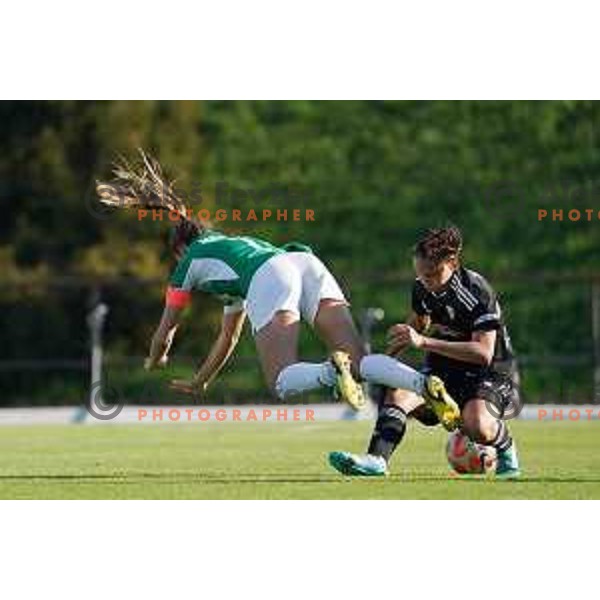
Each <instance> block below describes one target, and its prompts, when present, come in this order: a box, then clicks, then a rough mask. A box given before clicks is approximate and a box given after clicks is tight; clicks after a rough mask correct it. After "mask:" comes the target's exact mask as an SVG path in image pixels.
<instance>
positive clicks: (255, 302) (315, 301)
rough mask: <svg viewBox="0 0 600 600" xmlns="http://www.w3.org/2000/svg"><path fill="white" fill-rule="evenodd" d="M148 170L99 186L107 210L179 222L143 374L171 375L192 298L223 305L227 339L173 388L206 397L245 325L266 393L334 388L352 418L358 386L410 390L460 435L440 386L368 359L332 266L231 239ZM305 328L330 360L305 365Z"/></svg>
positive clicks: (304, 251)
mask: <svg viewBox="0 0 600 600" xmlns="http://www.w3.org/2000/svg"><path fill="white" fill-rule="evenodd" d="M140 155H141V164H140V165H139V166H132V165H131V163H129V162H128V161H127V160H125V159H122V160H120V161H119V162H117V164H116V165H115V168H114V170H113V174H114V175H115V178H114V179H113V180H112V181H110V182H101V181H99V182H97V185H96V189H97V192H98V195H99V197H100V200H101V202H103V203H105V204H108V205H111V206H118V207H121V208H135V207H138V208H139V207H142V208H144V209H149V208H152V209H153V210H156V209H157V208H158V209H166V210H169V212H170V215H169V217H171V214H173V213H174V214H175V215H176V216H177V215H179V217H180V218H179V222H178V224H177V226H176V229H175V235H174V237H173V252H174V253H175V256H176V258H177V259H178V261H179V262H178V265H177V267H176V269H175V271H174V272H173V274H172V276H171V278H170V281H169V285H168V288H167V293H166V303H165V307H164V310H163V314H162V318H161V320H160V323H159V325H158V327H157V328H156V331H155V333H154V336H153V338H152V342H151V344H150V352H149V356H148V358H147V359H146V361H145V367H146V369H148V370H150V369H154V368H157V367H161V366H165V365H166V363H167V357H168V353H169V349H170V346H171V344H172V342H173V337H174V335H175V332H176V330H177V326H178V324H179V322H180V320H181V315H182V311H183V309H184V307H185V306H186V305H187V304H189V302H190V301H191V296H192V292H195V291H200V292H205V293H208V294H212V295H215V296H217V297H219V298H220V299H221V300H222V301H223V304H224V309H223V319H222V325H221V331H220V333H219V336H218V337H217V339H216V340H215V342H214V344H213V347H212V349H211V351H210V352H209V354H208V356H207V357H206V359H205V360H204V362H203V363H202V364H201V366H200V368H199V369H198V371H197V372H196V373H195V375H194V377H193V379H192V380H191V381H175V382H173V385H174V387H175V388H176V389H179V390H181V391H184V392H188V393H194V392H200V393H201V392H203V391H204V390H206V388H207V387H208V385H209V384H210V382H211V381H212V380H213V379H214V378H215V377H216V376H217V374H218V373H219V371H220V370H221V369H222V368H223V365H224V364H225V362H226V361H227V359H228V358H229V356H231V353H232V352H233V350H234V348H235V345H236V343H237V341H238V339H239V336H240V332H241V330H242V326H243V324H244V320H245V318H246V316H247V317H248V320H249V321H250V324H251V326H252V332H253V335H254V339H255V342H256V348H257V351H258V355H259V358H260V362H261V365H262V369H263V372H264V375H265V379H266V381H267V384H268V386H269V388H270V389H271V390H272V391H273V392H274V393H275V394H276V395H277V397H279V398H281V399H285V398H288V397H289V396H291V395H293V394H299V393H302V392H305V391H308V390H312V389H316V388H320V387H330V388H337V391H338V395H339V396H340V397H341V398H342V399H343V400H345V401H346V402H347V403H348V404H349V405H350V406H351V407H352V408H354V409H355V410H359V409H361V408H362V407H363V406H364V404H365V399H364V395H363V392H362V388H361V386H360V384H359V383H358V382H357V379H365V380H368V381H371V382H374V383H380V384H383V385H387V386H389V387H393V388H403V389H409V390H413V391H414V392H415V393H418V394H420V395H422V396H423V397H425V398H426V399H427V401H428V403H429V405H430V406H431V407H432V409H433V410H434V411H435V412H436V414H437V415H438V416H439V418H440V420H441V421H442V422H443V424H444V425H445V426H446V427H448V428H449V429H450V428H454V427H456V425H457V422H458V407H457V406H456V404H455V403H454V401H453V400H452V399H451V398H450V397H449V396H448V394H447V393H446V391H445V388H444V384H443V383H442V381H441V380H440V379H439V378H437V377H435V376H425V375H422V374H421V373H419V372H417V371H415V370H414V369H412V368H410V367H409V366H407V365H404V364H403V363H401V362H400V361H397V360H395V359H394V358H391V357H389V356H385V355H368V356H365V355H364V350H363V344H362V342H361V340H360V338H359V336H358V333H357V331H356V328H355V326H354V322H353V320H352V316H351V314H350V310H349V308H348V302H347V300H346V298H345V297H344V294H343V293H342V291H341V289H340V287H339V285H338V283H337V282H336V280H335V278H334V277H333V275H332V274H331V273H330V272H329V270H328V269H327V267H325V265H324V264H323V263H322V262H321V261H320V260H319V259H318V258H317V257H316V256H315V255H314V254H313V253H312V252H311V251H310V248H308V247H306V246H303V245H299V244H291V245H287V246H283V247H277V246H274V245H272V244H270V243H269V242H266V241H264V240H261V239H257V238H253V237H247V236H228V235H225V234H223V233H219V232H216V231H212V230H210V229H208V228H207V227H205V225H204V224H203V223H201V222H199V221H195V220H193V219H192V218H190V211H189V210H188V207H187V206H186V205H185V203H184V201H183V199H182V198H181V197H180V196H179V195H178V194H177V192H176V191H175V189H174V186H173V183H170V182H169V181H167V180H166V178H165V177H164V176H163V171H162V168H161V166H160V164H159V163H158V161H156V160H154V159H152V158H151V157H149V156H148V155H146V154H145V153H144V151H143V150H140ZM300 320H304V321H305V322H307V323H308V324H309V325H310V326H311V327H312V328H313V329H314V330H315V331H316V332H317V334H318V335H319V336H320V338H321V339H322V340H323V342H324V343H325V344H326V345H327V347H328V349H329V350H330V352H331V355H330V357H329V359H328V360H325V361H323V362H320V363H308V362H301V361H299V360H298V354H297V347H298V333H299V327H300Z"/></svg>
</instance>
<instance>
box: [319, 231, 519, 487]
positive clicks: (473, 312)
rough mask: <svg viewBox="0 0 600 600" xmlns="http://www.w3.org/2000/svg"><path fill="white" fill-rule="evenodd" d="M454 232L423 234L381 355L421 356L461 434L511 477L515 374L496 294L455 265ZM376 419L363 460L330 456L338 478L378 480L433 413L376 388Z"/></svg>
mask: <svg viewBox="0 0 600 600" xmlns="http://www.w3.org/2000/svg"><path fill="white" fill-rule="evenodd" d="M461 251H462V236H461V233H460V231H459V229H458V228H456V227H445V228H440V229H430V230H428V231H427V232H426V233H425V235H424V236H423V237H422V238H421V239H420V240H419V241H418V242H417V244H416V246H415V250H414V268H415V272H416V280H415V283H414V285H413V291H412V314H411V316H410V318H409V319H408V322H407V323H402V324H397V325H394V326H392V327H391V328H390V330H389V332H388V342H389V343H388V348H387V353H388V354H390V355H392V356H397V355H398V354H400V353H402V352H403V351H405V350H407V349H408V348H416V349H417V350H420V351H422V352H424V353H425V358H424V362H423V366H422V372H423V373H424V374H435V375H437V376H438V377H440V378H441V379H442V380H443V381H444V383H445V384H446V388H447V390H448V392H449V393H450V395H451V396H452V397H453V398H454V399H455V401H456V402H457V403H458V405H459V407H460V409H461V417H462V431H463V432H464V433H465V434H466V435H467V436H469V437H470V438H471V439H472V440H474V441H475V442H477V443H479V444H484V445H489V446H493V447H494V448H496V450H497V456H498V460H497V467H496V475H497V476H500V477H507V478H511V477H518V475H519V462H518V458H517V451H516V447H515V444H514V441H513V440H512V437H511V435H510V433H509V431H508V427H507V425H506V421H505V419H506V418H507V417H512V416H516V415H515V413H516V412H517V411H518V410H519V408H520V399H519V392H518V373H517V368H516V362H515V357H514V354H513V351H512V348H511V343H510V338H509V336H508V333H507V330H506V327H505V325H504V323H503V320H502V313H501V310H500V305H499V304H498V300H497V297H496V294H495V293H494V291H493V289H492V288H491V286H490V285H489V283H488V282H487V281H486V280H485V279H484V278H483V277H482V276H481V275H479V274H478V273H476V272H475V271H471V270H469V269H466V268H465V267H463V266H462V264H461ZM379 392H380V394H381V396H382V398H381V400H380V406H379V415H378V418H377V422H376V424H375V430H374V432H373V435H372V437H371V441H370V443H369V447H368V450H367V454H364V455H354V454H350V453H348V452H332V453H331V454H330V455H329V460H330V463H331V465H332V466H333V467H334V468H336V469H337V470H338V471H340V472H342V473H343V474H345V475H385V474H386V473H387V467H388V462H389V460H390V457H391V455H392V453H393V452H394V450H395V449H396V447H397V446H398V444H399V443H400V441H401V440H402V437H403V436H404V432H405V429H406V419H407V416H408V415H412V416H414V417H416V418H417V419H419V420H420V421H421V422H423V423H425V424H427V425H434V424H437V423H438V421H437V419H436V417H435V415H434V414H432V413H431V411H430V410H428V409H427V407H426V405H425V404H424V402H423V399H422V398H420V397H419V396H418V395H417V394H415V393H414V392H410V391H406V390H400V389H395V390H394V389H387V390H386V389H380V390H379Z"/></svg>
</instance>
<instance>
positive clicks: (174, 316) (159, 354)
mask: <svg viewBox="0 0 600 600" xmlns="http://www.w3.org/2000/svg"><path fill="white" fill-rule="evenodd" d="M181 310H182V309H181V308H179V307H176V306H165V308H164V310H163V314H162V317H161V319H160V323H159V324H158V327H157V328H156V331H155V332H154V335H153V336H152V341H151V343H150V353H149V355H148V358H147V359H146V360H145V362H144V368H145V369H146V370H147V371H150V370H152V369H156V368H157V367H164V366H165V365H166V364H167V360H168V357H169V350H170V348H171V344H172V343H173V337H174V336H175V332H176V331H177V327H178V325H179V321H180V319H181Z"/></svg>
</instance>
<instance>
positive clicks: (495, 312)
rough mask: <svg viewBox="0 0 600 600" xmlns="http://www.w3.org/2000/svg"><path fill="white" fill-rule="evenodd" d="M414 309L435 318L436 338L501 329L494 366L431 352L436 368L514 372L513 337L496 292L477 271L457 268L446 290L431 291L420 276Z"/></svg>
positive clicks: (428, 360) (463, 336)
mask: <svg viewBox="0 0 600 600" xmlns="http://www.w3.org/2000/svg"><path fill="white" fill-rule="evenodd" d="M412 308H413V310H414V312H415V313H417V314H418V315H427V316H429V317H430V318H431V324H432V327H433V329H432V331H431V334H430V335H432V337H436V338H439V339H443V340H448V341H455V342H456V341H470V340H471V339H472V334H473V332H475V331H497V335H496V347H495V349H494V358H493V362H492V365H491V367H481V366H478V365H476V364H474V363H468V362H464V361H459V360H454V359H452V358H448V357H445V356H442V355H441V354H436V353H434V352H430V353H428V354H427V357H426V364H427V365H428V366H429V367H431V368H432V369H434V370H435V369H442V370H447V369H455V368H456V369H464V370H468V371H481V370H489V369H491V370H493V371H497V372H499V373H506V374H508V373H511V372H513V371H514V370H515V368H516V366H515V357H514V352H513V349H512V346H511V342H510V337H509V335H508V332H507V329H506V326H505V325H504V322H503V320H502V312H501V309H500V304H499V303H498V298H497V296H496V293H495V292H494V290H493V289H492V287H491V286H490V284H489V283H488V282H487V281H486V280H485V279H484V278H483V277H482V276H481V275H479V273H476V272H475V271H470V270H469V269H464V268H460V269H457V270H456V271H455V272H454V274H453V275H452V277H451V278H450V280H449V281H448V283H447V285H446V286H445V288H444V290H443V291H441V292H437V293H436V292H429V291H427V289H426V288H425V286H424V285H423V284H422V283H421V281H419V280H418V279H417V280H416V281H415V283H414V286H413V291H412Z"/></svg>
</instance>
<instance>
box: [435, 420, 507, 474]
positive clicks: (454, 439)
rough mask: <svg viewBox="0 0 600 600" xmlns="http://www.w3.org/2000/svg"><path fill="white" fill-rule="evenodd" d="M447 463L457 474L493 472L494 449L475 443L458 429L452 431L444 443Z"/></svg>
mask: <svg viewBox="0 0 600 600" xmlns="http://www.w3.org/2000/svg"><path fill="white" fill-rule="evenodd" d="M446 456H447V457H448V463H449V464H450V466H451V467H452V468H453V469H454V470H455V471H456V472H457V473H459V474H461V475H466V474H481V473H486V474H489V473H493V472H494V471H495V470H496V460H497V456H496V449H495V448H492V447H491V446H484V445H482V444H476V443H475V442H474V441H473V440H471V439H469V438H468V437H467V436H466V435H465V434H464V433H461V432H460V431H453V432H452V433H451V434H450V436H449V437H448V444H447V445H446Z"/></svg>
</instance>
